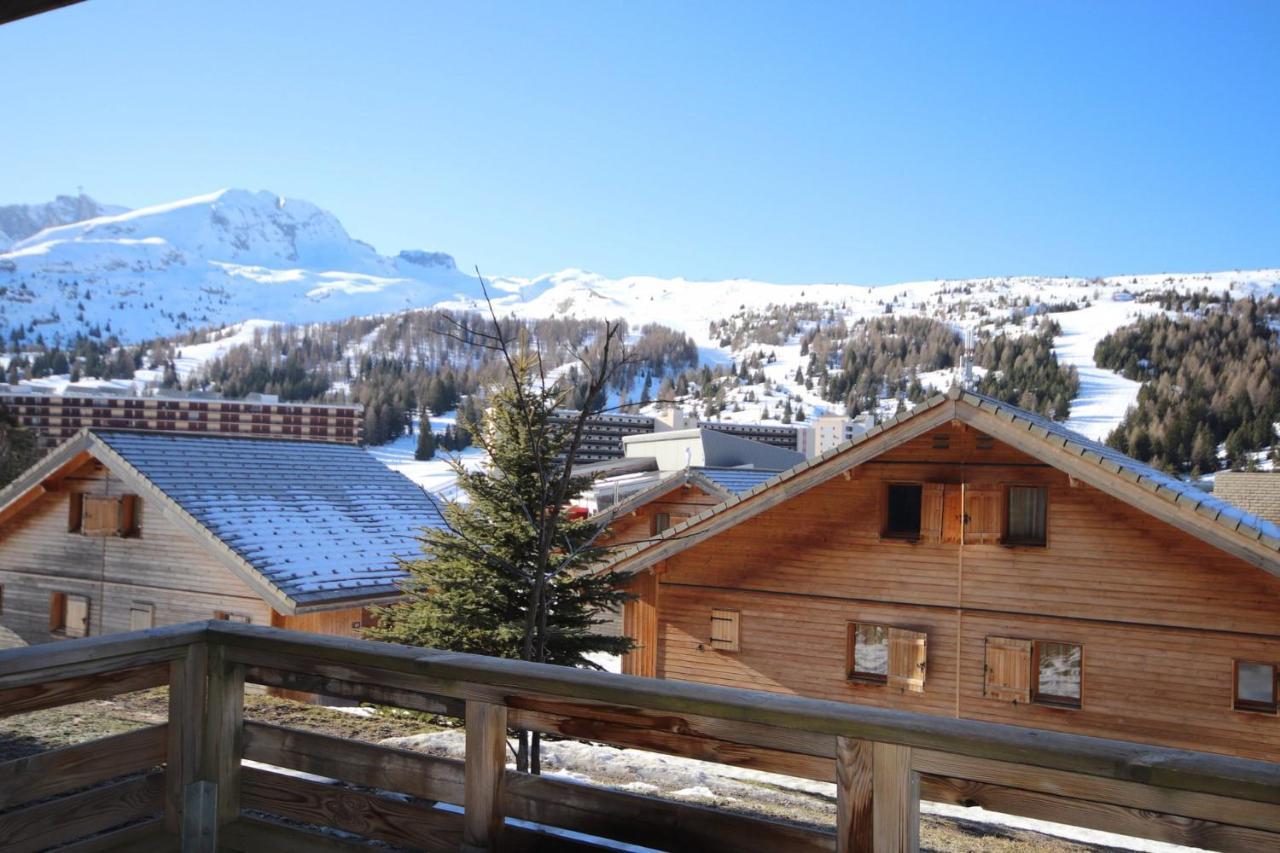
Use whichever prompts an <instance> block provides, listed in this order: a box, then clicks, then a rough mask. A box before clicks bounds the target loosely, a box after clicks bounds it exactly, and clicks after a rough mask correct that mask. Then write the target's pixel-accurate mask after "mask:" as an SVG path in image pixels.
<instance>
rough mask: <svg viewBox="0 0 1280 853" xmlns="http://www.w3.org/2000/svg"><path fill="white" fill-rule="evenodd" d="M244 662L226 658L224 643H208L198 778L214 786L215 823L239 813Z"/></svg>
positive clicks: (233, 817)
mask: <svg viewBox="0 0 1280 853" xmlns="http://www.w3.org/2000/svg"><path fill="white" fill-rule="evenodd" d="M243 732H244V666H243V665H242V664H238V663H231V662H230V661H228V660H227V656H226V647H225V646H220V645H212V646H210V647H209V690H208V698H207V700H206V703H205V718H204V746H203V747H202V749H201V755H200V757H201V763H200V778H201V779H203V780H204V781H206V782H212V783H213V784H215V785H217V786H218V789H217V803H218V805H217V821H218V825H219V826H221V825H223V824H227V823H230V822H231V821H233V820H235V819H236V818H238V817H239V816H240V754H241V752H243V748H244V735H243Z"/></svg>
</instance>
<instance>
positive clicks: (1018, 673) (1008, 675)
mask: <svg viewBox="0 0 1280 853" xmlns="http://www.w3.org/2000/svg"><path fill="white" fill-rule="evenodd" d="M986 670H987V671H986V678H985V681H984V685H983V695H984V696H986V697H987V698H988V699H999V700H1001V701H1002V702H1023V703H1025V702H1030V701H1031V641H1030V640H1017V639H1011V638H1008V637H987V664H986Z"/></svg>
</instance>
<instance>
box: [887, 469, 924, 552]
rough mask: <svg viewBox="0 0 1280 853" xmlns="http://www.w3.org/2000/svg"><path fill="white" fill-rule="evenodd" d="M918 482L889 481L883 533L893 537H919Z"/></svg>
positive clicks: (919, 486) (919, 490) (919, 487)
mask: <svg viewBox="0 0 1280 853" xmlns="http://www.w3.org/2000/svg"><path fill="white" fill-rule="evenodd" d="M922 493H923V488H922V486H921V485H920V484H919V483H890V484H889V489H888V499H887V501H886V503H885V524H884V535H885V536H887V537H890V538H893V539H919V538H920V497H921V494H922Z"/></svg>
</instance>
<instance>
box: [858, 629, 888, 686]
mask: <svg viewBox="0 0 1280 853" xmlns="http://www.w3.org/2000/svg"><path fill="white" fill-rule="evenodd" d="M849 678H850V679H852V680H854V681H872V682H876V683H884V682H887V681H888V680H889V629H888V628H886V627H885V626H883V625H872V624H869V623H867V622H850V623H849Z"/></svg>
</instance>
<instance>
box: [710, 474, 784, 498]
mask: <svg viewBox="0 0 1280 853" xmlns="http://www.w3.org/2000/svg"><path fill="white" fill-rule="evenodd" d="M692 470H693V471H694V472H695V473H697V474H701V475H702V476H703V477H705V478H707V479H708V480H710V481H711V482H713V483H715V484H716V485H717V486H719V487H720V488H722V489H724V490H725V491H726V492H732V493H733V494H738V493H739V492H745V491H748V490H750V489H753V488H755V487H756V486H758V485H760V484H761V483H763V482H764V481H765V480H768V479H770V478H771V477H773V476H774V475H775V474H777V473H778V472H777V471H770V470H768V469H766V468H694V469H692Z"/></svg>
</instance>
